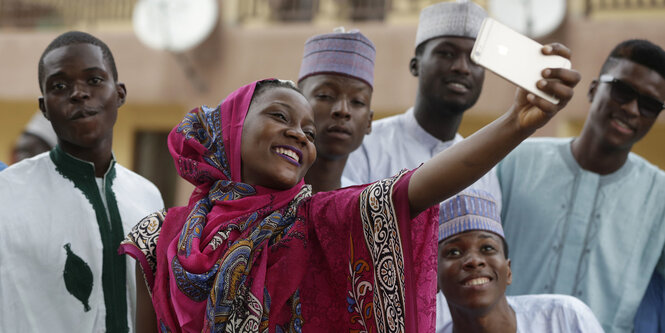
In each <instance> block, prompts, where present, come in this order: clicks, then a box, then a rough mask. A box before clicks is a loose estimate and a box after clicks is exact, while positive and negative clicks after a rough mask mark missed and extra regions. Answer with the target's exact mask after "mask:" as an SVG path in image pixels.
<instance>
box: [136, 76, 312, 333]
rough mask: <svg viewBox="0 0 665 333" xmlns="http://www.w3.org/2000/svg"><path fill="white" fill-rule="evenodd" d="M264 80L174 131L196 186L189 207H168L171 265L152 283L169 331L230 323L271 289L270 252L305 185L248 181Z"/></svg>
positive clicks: (164, 249) (166, 260) (165, 243)
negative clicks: (252, 126)
mask: <svg viewBox="0 0 665 333" xmlns="http://www.w3.org/2000/svg"><path fill="white" fill-rule="evenodd" d="M256 84H257V82H254V83H251V84H248V85H246V86H243V87H241V88H240V89H238V90H236V91H235V92H233V93H232V94H230V95H229V96H228V97H227V98H226V99H225V100H224V101H223V102H222V103H221V104H220V105H219V106H218V107H217V108H215V109H210V108H207V107H201V108H197V109H194V110H192V111H190V113H188V114H187V116H186V117H185V119H184V120H183V121H182V122H181V123H180V124H179V125H178V126H177V127H176V128H174V129H173V131H171V133H170V134H169V137H168V146H169V149H170V151H171V154H172V155H173V158H174V161H175V164H176V166H177V169H178V173H179V174H180V176H182V177H183V178H185V179H187V180H188V181H190V182H191V183H192V184H194V185H195V186H196V189H195V190H194V193H193V194H192V196H191V198H190V201H189V204H188V205H187V207H177V208H172V209H170V210H169V211H168V214H167V217H166V220H165V221H164V224H163V227H162V231H161V233H160V236H159V242H158V243H157V260H158V262H157V267H158V268H165V267H168V269H157V271H156V277H155V281H154V287H153V288H152V290H153V295H152V296H153V304H154V306H155V312H156V314H157V318H158V319H159V320H160V323H159V324H160V326H162V330H163V331H165V328H166V327H170V328H171V329H175V328H177V327H181V328H182V330H183V331H201V330H202V329H203V330H205V331H207V330H218V329H219V328H220V326H218V325H226V323H223V322H220V320H232V319H238V318H236V317H234V316H237V315H238V312H242V311H251V310H252V309H251V308H250V307H251V304H252V300H246V299H245V300H242V299H243V297H254V296H252V295H258V297H259V298H260V297H261V296H263V294H264V286H265V282H264V281H265V279H266V276H265V275H266V270H267V265H268V262H267V259H266V258H267V253H265V254H263V252H267V249H268V245H269V243H270V242H271V241H272V240H273V239H274V238H275V237H280V234H281V233H282V232H283V231H284V228H285V227H286V223H281V222H282V221H283V220H284V212H283V210H284V207H286V206H287V204H288V203H289V202H290V201H292V200H293V199H294V197H296V195H297V194H298V193H299V192H300V191H301V189H302V188H303V185H304V182H303V181H302V180H301V181H300V182H299V183H298V184H297V185H296V186H295V187H293V188H291V189H288V190H285V191H278V190H273V189H269V188H265V187H261V186H252V185H249V184H244V183H242V182H241V179H242V178H241V151H240V147H241V137H242V128H243V122H244V120H245V116H246V115H247V111H248V110H249V106H250V102H251V100H252V96H253V94H254V90H255V87H256ZM220 137H221V140H220ZM220 259H221V260H220ZM219 272H228V274H222V273H219ZM148 280H150V277H149V276H148ZM149 283H150V281H149ZM216 288H220V290H217V289H216ZM222 288H223V290H221V289H222ZM294 291H295V290H292V291H291V292H294ZM247 292H249V293H251V294H250V296H247V295H248V293H247ZM206 298H207V299H208V301H207V302H203V300H205V299H206ZM239 299H241V300H242V301H241V303H243V302H244V303H243V304H242V305H238V304H237V301H238V300H239ZM255 301H258V302H263V300H261V299H259V300H255ZM234 302H235V303H236V304H234ZM258 315H259V317H260V315H261V314H258ZM202 318H206V321H205V325H204V323H203V321H202V320H201V319H202ZM220 318H221V319H220ZM215 321H217V323H215ZM222 327H223V326H222Z"/></svg>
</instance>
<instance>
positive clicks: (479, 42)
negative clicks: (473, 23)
mask: <svg viewBox="0 0 665 333" xmlns="http://www.w3.org/2000/svg"><path fill="white" fill-rule="evenodd" d="M494 21H495V20H494V19H492V18H491V17H487V18H485V19H484V20H483V23H482V24H481V26H480V30H478V39H476V42H475V43H474V44H473V48H472V49H471V56H470V58H471V60H472V61H473V62H474V63H476V64H477V65H480V66H482V67H483V68H486V69H487V70H489V71H491V72H492V73H494V74H496V75H497V76H499V77H501V78H502V79H504V80H506V81H508V82H510V83H511V84H513V85H514V86H516V87H520V86H519V85H517V84H516V83H514V82H512V81H511V80H509V79H508V78H506V77H504V76H503V75H501V74H498V73H496V72H494V71H492V70H491V69H489V68H487V67H485V66H483V65H482V64H480V63H478V56H479V55H480V54H481V53H482V52H483V47H484V46H485V43H486V42H485V39H487V38H489V34H486V33H483V32H484V30H485V29H490V27H491V25H492V24H493V23H494ZM506 27H507V28H508V29H511V30H514V29H512V28H510V27H508V26H506ZM538 44H540V43H538ZM540 45H541V44H540ZM541 46H542V45H541ZM561 58H562V59H563V60H565V61H564V63H563V64H564V66H562V67H558V68H566V69H570V68H571V65H572V64H571V62H570V60H569V59H566V58H563V57H561ZM520 88H521V89H524V90H526V91H528V92H529V93H531V94H534V95H536V96H538V97H540V98H542V99H544V100H546V101H548V102H550V103H552V104H559V99H558V98H556V97H554V96H552V95H549V94H547V93H545V92H544V91H542V90H540V89H538V87H536V91H537V92H532V91H529V90H528V89H526V88H524V87H520Z"/></svg>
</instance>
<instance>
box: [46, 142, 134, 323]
mask: <svg viewBox="0 0 665 333" xmlns="http://www.w3.org/2000/svg"><path fill="white" fill-rule="evenodd" d="M49 156H50V157H51V160H52V161H53V163H55V167H56V170H57V171H58V172H59V173H60V174H61V175H62V176H63V177H65V178H67V179H69V180H71V181H72V182H73V183H74V186H76V188H78V189H79V190H81V192H83V194H84V195H85V197H86V198H87V199H88V201H89V202H90V204H91V205H92V207H93V209H94V210H95V215H96V217H97V225H98V226H99V234H100V235H101V240H102V245H103V265H102V288H103V289H104V303H105V305H106V332H109V333H115V332H128V331H129V326H128V325H127V297H126V294H127V286H126V282H127V281H126V280H127V277H126V261H125V258H124V256H120V255H118V253H117V249H118V247H119V246H120V242H121V241H122V240H123V239H124V238H125V236H124V234H125V232H124V231H123V229H122V220H121V219H120V212H119V210H118V203H117V201H116V198H115V194H114V193H113V190H112V186H113V181H114V180H115V176H116V174H115V160H111V165H110V166H109V169H108V171H107V172H106V174H105V175H104V187H105V195H106V203H107V205H108V210H109V211H108V215H107V212H106V209H105V207H104V202H103V201H102V197H101V196H100V194H99V189H98V187H97V182H96V181H95V167H94V165H93V164H92V163H90V162H85V161H82V160H79V159H77V158H75V157H73V156H70V155H68V154H67V153H65V152H64V151H63V150H62V149H61V148H60V146H59V145H58V146H56V147H55V148H53V150H51V152H50V155H49ZM109 216H110V218H111V221H110V222H109Z"/></svg>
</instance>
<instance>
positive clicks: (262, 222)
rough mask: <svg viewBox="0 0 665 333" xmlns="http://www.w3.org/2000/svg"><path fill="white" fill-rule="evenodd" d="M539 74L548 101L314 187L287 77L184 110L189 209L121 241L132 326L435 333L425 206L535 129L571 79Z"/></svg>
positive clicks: (310, 137)
mask: <svg viewBox="0 0 665 333" xmlns="http://www.w3.org/2000/svg"><path fill="white" fill-rule="evenodd" d="M555 52H557V53H560V54H561V53H562V54H568V50H567V49H565V48H564V47H558V48H557V50H556V51H555ZM543 81H545V82H546V85H545V86H544V87H541V89H542V90H544V91H546V92H550V93H553V94H555V95H557V96H558V97H559V98H560V99H561V101H562V102H561V103H560V104H559V105H553V104H550V103H548V102H546V101H544V100H541V99H539V98H535V97H533V96H532V95H527V93H526V92H524V91H521V90H520V91H519V92H518V94H517V97H516V99H515V103H514V105H513V106H512V108H511V110H510V111H509V112H507V113H506V114H505V115H504V116H502V117H501V118H499V119H498V120H496V121H495V122H494V123H492V124H490V125H488V126H487V127H486V128H485V129H483V130H481V131H479V132H478V133H477V134H475V135H473V136H471V137H469V138H468V139H467V140H465V142H462V143H460V144H458V145H456V146H454V147H452V148H450V149H449V150H446V151H445V152H444V153H442V154H439V155H437V156H435V157H434V158H433V159H432V160H430V161H428V162H427V163H425V164H423V165H422V166H421V167H420V168H418V169H416V170H413V171H403V172H401V173H399V174H398V175H395V176H394V177H392V178H389V179H384V180H382V181H379V182H376V183H373V184H368V185H362V186H354V187H349V188H343V189H340V190H336V191H333V192H321V193H317V194H316V195H311V189H310V187H309V186H307V185H305V184H304V182H303V177H304V175H305V173H306V172H307V170H308V168H309V167H310V166H311V164H312V163H313V162H314V159H315V158H316V149H315V147H314V140H315V137H316V133H315V126H314V118H313V113H312V110H311V108H310V106H309V104H308V102H307V100H306V99H305V98H304V97H303V96H302V94H301V93H300V92H299V91H298V90H297V88H295V87H294V86H293V84H292V83H290V82H286V81H280V80H264V81H260V82H255V83H252V84H249V85H246V86H243V87H241V88H239V89H238V90H236V91H235V92H233V93H232V94H231V95H229V96H228V97H227V98H226V99H225V100H224V101H223V102H222V103H221V104H220V105H219V106H218V107H217V108H215V109H211V108H207V107H201V108H197V109H194V110H192V111H191V112H190V113H188V114H187V115H186V116H185V119H184V120H183V121H182V122H181V123H180V124H179V125H178V126H177V127H176V128H174V130H173V131H172V132H171V133H170V135H169V139H168V145H169V149H170V151H171V154H172V155H173V158H174V161H175V164H176V167H177V170H178V173H179V174H180V176H182V177H183V178H185V179H187V180H188V181H190V182H191V183H193V184H194V185H195V186H196V189H195V190H194V192H193V193H192V195H191V198H190V200H189V204H188V205H187V206H186V207H175V208H171V209H169V210H168V214H167V213H165V212H158V213H155V214H152V215H150V216H148V217H146V218H145V219H144V220H142V221H141V222H140V223H139V224H138V225H137V226H136V227H135V228H134V229H133V231H132V233H131V234H130V235H129V236H128V237H127V239H126V240H125V241H124V242H123V245H121V249H120V252H122V253H127V254H130V255H131V256H133V257H135V258H137V260H138V263H139V264H140V266H141V268H142V269H143V272H144V276H143V277H137V279H138V280H143V281H144V282H141V281H139V283H137V285H138V286H139V287H141V286H145V285H146V284H147V287H148V290H145V289H141V288H139V290H138V291H137V306H138V311H137V318H138V320H137V331H139V332H143V331H154V330H155V328H158V329H159V330H160V331H161V332H181V331H182V332H201V331H204V332H264V331H266V330H268V331H270V332H275V331H276V332H282V331H305V332H337V331H355V330H357V331H367V332H371V331H373V332H404V331H406V332H430V331H433V330H434V321H435V313H434V312H435V307H434V305H435V294H436V282H435V281H436V271H435V270H436V252H435V251H436V239H437V236H436V226H437V225H438V222H437V221H438V207H437V206H434V207H432V208H430V207H431V206H432V205H435V204H436V203H438V202H440V201H442V200H443V199H445V198H447V197H449V196H451V195H453V194H455V193H457V192H458V191H460V190H462V189H463V188H465V187H466V186H468V185H469V184H471V183H473V181H474V180H475V179H477V178H479V177H481V176H482V175H483V174H484V173H485V172H487V171H488V170H489V169H490V168H491V167H492V166H493V165H494V164H496V163H497V162H498V161H499V160H500V159H501V158H502V157H503V156H505V155H506V154H507V153H508V152H509V151H510V150H511V149H512V148H514V147H515V146H516V145H517V144H518V143H520V142H521V141H522V140H524V139H525V138H526V137H528V136H529V135H530V134H532V133H533V131H535V130H536V129H537V128H539V127H540V126H542V125H544V124H545V123H546V122H547V121H548V120H549V119H550V118H551V117H552V116H553V115H554V114H555V113H556V112H557V111H558V110H560V109H561V108H562V107H563V106H564V105H565V103H566V102H567V101H568V100H570V98H571V97H572V94H573V93H572V87H573V86H574V85H575V84H576V83H577V82H578V81H579V75H578V74H577V72H574V71H570V70H563V69H561V70H559V69H557V70H552V71H551V75H549V77H547V78H546V79H544V80H543ZM527 96H528V97H527ZM137 288H138V287H137ZM153 309H154V311H153Z"/></svg>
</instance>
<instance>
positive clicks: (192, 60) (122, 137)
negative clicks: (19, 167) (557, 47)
mask: <svg viewBox="0 0 665 333" xmlns="http://www.w3.org/2000/svg"><path fill="white" fill-rule="evenodd" d="M146 2H152V4H151V6H149V7H147V8H148V9H144V11H143V14H142V17H143V21H142V22H143V24H144V25H145V24H148V27H147V28H146V27H145V26H144V28H142V30H143V32H144V33H145V31H146V30H148V31H158V32H156V34H158V35H159V36H157V37H155V38H152V40H153V42H155V41H156V43H157V44H158V45H157V49H156V48H154V47H155V45H152V47H149V46H147V44H146V40H145V38H142V39H140V38H139V37H138V36H137V31H136V29H135V28H134V25H133V14H134V12H135V8H138V6H137V4H140V3H146ZM211 2H212V3H213V4H214V5H215V6H216V8H217V11H216V12H213V11H211V10H210V9H209V8H210V7H206V6H209V5H210V3H211ZM435 2H439V1H432V0H207V1H203V0H189V1H183V0H179V1H176V0H140V1H139V0H0V78H2V80H0V161H5V162H10V161H11V150H12V146H13V145H14V143H15V141H16V139H17V138H18V137H19V134H20V133H21V131H22V130H23V127H24V126H25V124H26V123H27V122H28V121H29V120H30V118H31V117H32V115H33V114H34V112H35V111H36V110H37V98H38V97H39V96H40V91H39V86H38V83H37V62H38V60H39V57H40V55H41V53H42V51H43V50H44V48H45V47H46V45H47V44H48V43H49V42H50V41H51V40H52V39H53V38H54V37H55V36H57V35H58V34H60V33H62V32H64V31H67V30H82V31H86V32H89V33H91V34H93V35H95V36H97V37H99V38H101V39H102V40H103V41H105V42H106V43H107V44H108V45H109V47H110V48H111V50H112V51H113V53H114V56H115V59H116V64H117V67H118V71H119V78H120V81H122V82H124V83H125V84H126V85H127V90H128V97H127V103H126V104H125V106H123V107H122V108H121V109H120V113H119V119H118V122H117V124H116V127H115V136H114V152H115V156H116V159H117V160H118V161H119V162H120V163H122V164H124V165H126V166H128V167H130V168H132V169H134V170H135V171H137V172H139V173H141V174H142V175H144V176H146V177H147V178H149V179H151V180H152V181H153V182H155V183H156V184H157V185H158V187H160V189H161V190H162V193H163V195H164V199H165V202H166V204H167V206H172V205H174V204H183V203H185V201H186V198H187V197H188V196H189V191H190V187H189V186H188V185H187V184H183V182H182V181H180V180H178V179H177V177H176V175H175V170H174V167H173V163H172V161H171V159H170V155H169V154H168V151H167V148H166V136H167V134H168V132H169V131H170V130H171V129H172V128H173V126H175V125H176V124H177V123H178V122H179V121H180V120H181V118H182V115H183V114H184V113H185V112H187V111H188V110H190V109H191V108H194V107H196V106H198V105H202V104H207V105H211V106H212V105H216V104H218V103H219V102H220V101H221V99H223V98H224V97H225V96H226V95H227V94H228V93H230V92H231V91H233V90H234V89H235V88H237V87H239V86H240V85H243V84H245V83H248V82H250V81H252V80H256V79H261V78H266V77H279V78H285V79H292V80H295V79H296V78H297V75H298V70H299V66H300V60H301V57H302V52H303V44H304V42H305V40H306V39H307V38H308V37H310V36H312V35H314V34H319V33H324V32H330V31H332V29H333V28H334V27H337V26H345V27H346V28H347V29H353V28H357V29H360V30H361V31H362V32H363V33H364V34H366V35H367V36H368V37H369V38H370V39H371V40H372V41H373V42H374V43H375V45H376V49H377V56H376V69H375V73H376V74H375V90H374V95H373V103H372V108H373V109H374V111H375V117H377V118H382V117H385V116H388V115H392V114H395V113H400V112H404V110H406V109H407V108H408V107H410V106H411V105H412V103H413V101H414V96H415V89H416V86H417V81H416V78H414V77H413V76H411V74H410V73H409V70H408V64H409V59H410V58H411V57H412V56H413V52H414V40H415V33H416V27H417V23H418V14H419V12H420V10H421V9H422V8H423V7H425V6H427V5H430V4H432V3H435ZM166 3H170V4H166ZM187 3H189V5H187ZM196 3H199V5H197V4H196ZM204 3H205V4H204ZM477 3H478V4H480V5H481V6H483V7H485V8H486V9H488V11H489V13H490V15H491V16H494V17H495V18H498V19H499V20H500V21H502V22H504V23H506V24H509V25H512V26H513V27H515V28H516V29H519V30H521V31H522V32H524V33H526V34H529V35H531V36H532V37H534V38H535V39H536V40H538V41H539V42H541V43H547V42H552V41H558V42H561V43H563V44H565V45H567V46H568V47H570V48H571V49H572V50H573V57H572V63H573V67H574V68H576V69H577V70H579V71H580V72H581V74H582V81H581V82H580V84H579V85H578V87H577V88H576V95H575V97H574V99H573V100H572V101H571V103H570V104H569V105H568V106H567V107H566V108H565V109H564V110H563V111H562V112H561V114H560V115H559V116H558V117H556V118H555V119H554V120H553V121H552V122H550V123H549V124H548V125H547V126H546V127H545V128H543V129H541V130H540V131H539V132H537V134H536V135H547V136H571V135H577V134H578V133H579V131H580V130H581V127H582V124H583V123H584V119H585V117H586V110H587V109H588V100H587V90H588V87H589V83H590V82H591V80H593V79H594V78H595V77H596V76H597V75H598V71H599V69H600V65H601V63H602V61H603V60H604V59H605V57H606V56H607V54H608V53H609V51H610V50H611V49H612V47H613V46H614V45H616V44H617V43H618V42H620V41H622V40H624V39H628V38H645V39H649V40H651V41H653V42H655V43H656V44H659V45H661V46H665V34H664V33H663V31H665V0H567V1H566V0H559V1H554V0H503V1H501V0H485V1H477ZM160 6H161V7H160ZM164 6H171V7H169V8H165V7H164ZM173 6H176V7H173ZM177 6H185V7H187V8H185V7H177ZM190 6H191V7H196V8H189V7H190ZM160 8H161V9H160ZM196 10H203V12H201V13H197V12H196ZM185 12H188V13H189V14H188V15H190V16H189V18H190V19H191V15H194V17H200V18H201V19H200V20H197V19H195V20H194V21H187V22H184V20H185V19H186V18H182V19H181V17H180V14H182V15H185V14H183V13H185ZM146 13H147V14H146ZM211 13H213V14H214V17H215V20H214V21H210V19H209V16H210V15H211ZM197 15H198V16H197ZM203 21H206V22H209V23H210V24H211V26H210V28H209V29H207V28H206V27H198V26H197V25H198V24H199V23H200V22H203ZM146 22H147V23H146ZM178 22H180V24H181V25H180V26H179V27H178V26H177V25H178ZM542 22H547V23H546V24H545V23H542ZM183 24H185V25H184V27H183ZM206 24H207V23H206ZM169 25H175V27H171V28H173V29H171V30H169V29H170V26H169ZM190 27H191V29H190ZM151 28H153V29H152V30H151ZM197 29H198V30H197ZM159 31H161V32H159ZM191 31H197V32H196V33H192V34H193V35H196V36H188V35H189V34H190V32H191ZM201 31H203V32H201ZM140 33H141V32H139V34H140ZM160 38H161V39H160ZM179 38H180V39H182V38H184V39H187V38H190V39H191V38H193V39H196V43H195V45H185V44H187V43H184V44H182V45H184V47H183V48H178V47H175V46H173V47H169V45H168V43H169V40H178V39H179ZM160 43H161V44H160ZM148 44H149V41H148ZM190 44H191V43H190ZM159 45H161V48H162V50H160V49H158V48H159ZM164 45H166V46H164ZM182 45H181V46H182ZM514 91H515V88H514V86H512V85H511V84H509V83H507V82H506V81H504V80H502V79H501V78H498V77H497V76H495V75H493V74H492V73H489V72H488V73H487V74H486V79H485V86H484V89H483V92H482V94H481V97H480V100H479V101H478V103H477V104H476V105H475V107H474V108H473V109H472V110H470V111H467V113H466V115H465V117H464V121H463V123H462V125H461V132H462V134H464V135H468V134H470V133H472V132H474V131H475V130H477V129H478V128H480V127H482V126H484V125H485V124H487V123H489V122H491V121H492V120H493V119H495V118H496V117H497V116H498V115H499V114H501V113H502V112H503V111H504V110H505V109H506V108H507V107H508V106H509V105H510V103H511V101H512V98H513V95H514ZM664 142H665V119H664V117H663V116H661V117H660V118H659V119H658V121H657V123H656V124H655V125H654V128H653V129H652V130H651V132H650V133H649V135H648V136H647V137H646V138H645V139H644V140H642V142H640V143H639V144H638V145H637V146H636V147H635V149H634V151H636V152H637V153H639V154H641V155H642V156H645V157H646V158H647V159H648V160H650V161H652V162H653V163H655V164H657V165H659V166H660V167H661V168H665V148H664V145H663V143H664Z"/></svg>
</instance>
